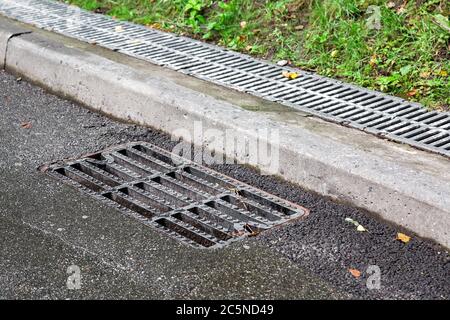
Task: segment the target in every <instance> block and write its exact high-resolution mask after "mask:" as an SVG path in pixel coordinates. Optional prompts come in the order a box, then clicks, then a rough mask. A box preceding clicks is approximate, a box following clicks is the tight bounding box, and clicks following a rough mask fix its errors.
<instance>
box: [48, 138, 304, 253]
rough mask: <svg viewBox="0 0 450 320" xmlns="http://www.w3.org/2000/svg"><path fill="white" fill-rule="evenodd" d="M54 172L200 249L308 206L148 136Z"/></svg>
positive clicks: (274, 222)
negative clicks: (193, 159)
mask: <svg viewBox="0 0 450 320" xmlns="http://www.w3.org/2000/svg"><path fill="white" fill-rule="evenodd" d="M45 171H46V172H47V173H48V174H50V175H51V176H53V177H56V178H58V179H61V180H63V181H64V182H66V183H68V184H70V185H72V186H74V187H76V188H77V189H80V190H82V191H83V192H86V193H88V194H90V195H91V196H93V197H95V198H96V199H99V200H101V201H103V202H105V203H106V204H108V205H110V206H113V207H114V208H116V209H118V210H119V211H121V212H123V213H125V214H127V215H129V216H132V217H134V218H136V219H138V220H139V221H140V222H142V223H144V224H146V225H148V226H150V227H152V228H155V229H158V230H161V231H162V232H164V233H165V234H168V235H170V236H172V237H174V238H176V239H178V240H180V241H182V242H184V243H187V244H190V245H192V246H194V247H199V248H219V247H223V246H225V245H227V244H229V243H231V242H233V241H236V240H238V239H242V238H243V237H248V236H256V235H257V234H259V233H260V232H262V231H264V230H267V229H270V228H272V227H275V226H278V225H281V224H283V223H286V222H288V221H291V220H295V219H299V218H302V217H304V216H306V215H307V214H308V210H307V209H306V208H303V207H301V206H299V205H296V204H293V203H291V202H288V201H286V200H283V199H281V198H278V197H276V196H273V195H271V194H268V193H266V192H264V191H262V190H259V189H256V188H254V187H251V186H249V185H247V184H245V183H242V182H240V181H237V180H234V179H232V178H230V177H227V176H225V175H222V174H220V173H218V172H216V171H213V170H210V169H208V168H205V167H203V166H201V165H197V164H196V163H194V162H191V161H188V160H186V159H184V158H181V157H179V156H177V155H175V154H172V153H169V152H167V151H165V150H162V149H160V148H158V147H156V146H153V145H151V144H149V143H145V142H140V143H139V142H133V143H129V144H126V145H121V146H116V147H113V148H110V149H107V150H104V151H101V152H98V153H95V154H91V155H88V156H85V157H83V158H81V159H78V160H73V161H64V162H61V163H56V164H53V165H51V166H49V167H47V168H46V170H45Z"/></svg>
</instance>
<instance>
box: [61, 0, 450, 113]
mask: <svg viewBox="0 0 450 320" xmlns="http://www.w3.org/2000/svg"><path fill="white" fill-rule="evenodd" d="M65 2H68V3H71V4H75V5H78V6H80V7H82V8H84V9H87V10H91V11H95V12H99V13H105V14H108V15H110V16H113V17H115V18H116V19H123V20H127V21H132V22H135V23H139V24H143V25H147V26H149V27H152V28H157V29H162V30H165V31H170V32H174V33H178V34H183V35H187V36H191V37H194V38H197V39H202V40H204V41H208V42H213V43H217V44H219V45H222V46H224V47H227V48H229V49H232V50H236V51H240V52H245V53H248V54H251V55H254V56H258V57H262V58H265V59H269V60H274V61H277V60H281V59H283V60H289V61H290V62H291V64H292V65H294V66H298V67H300V68H303V69H307V70H311V71H315V72H317V73H318V74H321V75H325V76H330V77H336V78H341V79H343V80H345V81H348V82H352V83H355V84H358V85H361V86H364V87H367V88H370V89H375V90H380V91H383V92H386V93H389V94H393V95H397V96H400V97H402V98H405V99H408V100H412V101H418V102H420V103H422V104H423V105H425V106H426V107H428V108H429V109H434V110H450V95H449V93H450V81H449V80H450V79H449V76H448V73H450V53H449V52H450V25H449V22H448V14H449V6H450V5H449V2H448V1H446V0H410V1H407V0H406V1H405V0H396V1H381V0H272V1H269V0H253V1H250V0H228V1H214V0H171V1H170V0H134V1H131V0H67V1H65Z"/></svg>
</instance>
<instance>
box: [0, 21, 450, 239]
mask: <svg viewBox="0 0 450 320" xmlns="http://www.w3.org/2000/svg"><path fill="white" fill-rule="evenodd" d="M5 26H6V27H5ZM17 27H19V28H23V29H25V30H29V31H33V32H32V33H31V34H23V33H21V34H20V35H17V36H14V37H13V38H11V31H8V30H13V28H17ZM0 28H1V29H2V30H3V31H0V61H5V62H6V66H5V67H6V69H7V70H8V71H9V72H12V73H16V74H18V75H21V76H22V77H24V78H27V79H29V80H31V81H33V82H35V83H38V84H40V85H42V86H44V87H46V88H48V89H49V90H51V91H52V92H55V93H59V94H61V95H63V96H65V97H67V98H70V99H73V100H75V101H78V102H80V103H83V104H84V105H86V106H87V107H89V108H91V109H94V110H97V111H100V112H103V113H105V114H108V115H111V116H113V117H114V118H118V119H122V120H126V121H131V122H135V123H138V124H141V125H146V126H151V127H153V128H156V129H160V130H163V131H165V132H168V133H172V134H175V135H177V136H181V137H184V138H185V139H187V140H190V139H191V137H193V136H194V134H193V131H194V124H195V121H201V124H202V129H203V131H206V130H209V129H214V130H219V131H220V132H225V131H226V130H233V133H234V134H235V135H237V136H239V137H245V138H246V139H255V138H257V136H256V133H257V132H256V130H257V129H259V128H270V129H272V130H275V129H276V130H278V132H279V135H280V137H281V139H280V140H279V141H271V140H270V137H269V138H267V139H266V142H268V143H269V144H270V146H269V147H274V148H278V150H279V160H280V161H279V168H280V170H279V172H278V174H279V175H280V176H281V177H283V178H284V179H286V180H288V181H291V182H293V183H296V184H298V185H300V186H301V187H304V188H307V189H309V190H313V191H316V192H318V193H320V194H322V195H325V196H330V197H332V198H334V199H337V200H338V201H345V202H349V203H351V204H353V205H355V206H357V207H360V208H364V209H366V210H368V211H370V212H372V213H375V214H377V215H378V216H379V217H381V218H383V219H385V220H387V221H389V222H392V223H394V224H398V225H400V226H403V227H405V228H407V229H409V230H411V231H413V232H415V233H417V234H418V235H420V236H422V237H425V238H430V239H433V240H435V241H437V242H439V243H441V244H442V245H444V246H446V247H450V235H449V230H450V161H449V160H448V159H447V158H444V157H442V156H439V155H434V154H430V153H427V152H424V151H420V150H417V149H414V148H412V147H409V146H406V145H400V144H397V143H393V142H389V141H385V140H382V139H379V138H377V137H375V136H372V135H369V134H366V133H363V132H361V131H358V130H354V129H350V128H346V127H342V126H339V125H336V124H332V123H328V122H325V121H322V120H320V119H316V118H314V117H310V116H308V115H306V114H304V113H301V112H298V111H295V110H293V109H289V108H286V107H284V106H281V105H278V104H275V103H271V102H267V101H264V100H262V99H259V98H256V97H253V96H250V95H247V94H243V93H239V92H236V91H233V90H229V89H226V88H223V87H220V86H216V85H213V84H209V83H207V82H205V81H202V80H198V79H195V78H192V77H189V76H186V75H183V74H180V73H177V72H174V71H171V70H168V69H165V68H162V67H159V66H155V65H151V64H149V63H146V62H143V61H139V60H136V59H133V58H130V57H126V56H123V55H121V54H118V53H115V52H112V51H108V50H105V49H101V48H98V47H96V46H94V45H89V44H86V43H81V42H78V41H76V40H72V39H68V38H65V37H62V36H59V35H56V34H53V33H49V32H45V31H42V30H36V29H33V28H32V27H29V26H24V25H21V24H18V23H15V22H11V21H10V20H7V19H3V18H0ZM5 30H6V31H5ZM5 44H7V50H6V45H5ZM2 45H3V50H2V49H1V48H2ZM180 129H183V130H180ZM216 132H217V131H216ZM259 138H260V137H259ZM203 144H204V145H205V146H206V147H207V148H209V149H211V150H216V151H217V152H222V151H223V146H222V145H221V143H220V141H218V140H214V139H212V140H208V141H203ZM224 152H225V153H229V152H228V150H225V151H224ZM227 156H230V157H235V158H236V159H237V160H239V161H243V162H247V161H246V160H248V155H247V152H246V151H245V150H240V151H238V152H237V153H235V152H233V154H230V153H229V154H227ZM256 165H257V166H259V167H262V168H264V165H265V164H263V163H256Z"/></svg>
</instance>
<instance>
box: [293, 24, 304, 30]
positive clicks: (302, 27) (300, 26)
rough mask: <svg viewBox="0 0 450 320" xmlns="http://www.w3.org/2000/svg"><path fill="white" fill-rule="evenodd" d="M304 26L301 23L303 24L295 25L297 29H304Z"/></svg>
mask: <svg viewBox="0 0 450 320" xmlns="http://www.w3.org/2000/svg"><path fill="white" fill-rule="evenodd" d="M304 28H305V26H304V25H301V24H300V25H298V26H295V27H294V29H295V30H303V29H304Z"/></svg>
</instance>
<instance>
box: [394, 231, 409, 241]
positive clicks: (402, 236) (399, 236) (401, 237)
mask: <svg viewBox="0 0 450 320" xmlns="http://www.w3.org/2000/svg"><path fill="white" fill-rule="evenodd" d="M396 240H400V241H401V242H403V243H408V242H409V241H410V240H411V237H410V236H407V235H406V234H404V233H401V232H399V233H397V239H396Z"/></svg>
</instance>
